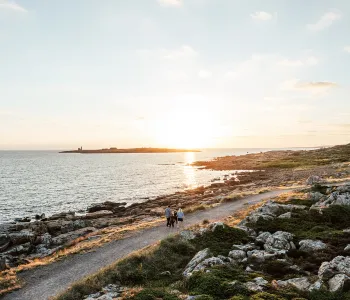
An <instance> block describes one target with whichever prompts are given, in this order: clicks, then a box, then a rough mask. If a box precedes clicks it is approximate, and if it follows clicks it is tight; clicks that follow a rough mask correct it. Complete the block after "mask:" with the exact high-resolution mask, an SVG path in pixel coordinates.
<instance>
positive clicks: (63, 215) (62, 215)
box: [48, 211, 75, 221]
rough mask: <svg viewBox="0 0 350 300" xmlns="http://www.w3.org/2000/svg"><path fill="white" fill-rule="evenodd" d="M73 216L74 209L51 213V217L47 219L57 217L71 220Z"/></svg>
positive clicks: (55, 218) (56, 218)
mask: <svg viewBox="0 0 350 300" xmlns="http://www.w3.org/2000/svg"><path fill="white" fill-rule="evenodd" d="M74 216H75V212H74V211H69V212H61V213H58V214H53V215H52V216H51V217H49V218H48V219H49V220H50V221H51V220H58V219H66V220H72V219H73V218H74Z"/></svg>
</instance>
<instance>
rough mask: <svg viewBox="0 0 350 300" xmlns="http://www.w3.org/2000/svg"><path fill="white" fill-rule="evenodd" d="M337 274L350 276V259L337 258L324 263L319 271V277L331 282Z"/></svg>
mask: <svg viewBox="0 0 350 300" xmlns="http://www.w3.org/2000/svg"><path fill="white" fill-rule="evenodd" d="M337 274H344V275H347V276H350V257H349V256H346V257H344V256H337V257H335V258H334V259H333V260H332V261H330V262H323V263H322V264H321V266H320V268H319V270H318V277H319V278H320V279H322V280H329V279H331V278H332V277H333V276H335V275H337Z"/></svg>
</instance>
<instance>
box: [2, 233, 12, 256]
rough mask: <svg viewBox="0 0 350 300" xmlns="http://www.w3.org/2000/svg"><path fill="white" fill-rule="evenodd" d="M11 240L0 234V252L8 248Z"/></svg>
mask: <svg viewBox="0 0 350 300" xmlns="http://www.w3.org/2000/svg"><path fill="white" fill-rule="evenodd" d="M10 242H11V239H10V237H9V235H8V234H6V233H1V234H0V252H3V251H5V250H6V249H7V248H8V247H9V246H10Z"/></svg>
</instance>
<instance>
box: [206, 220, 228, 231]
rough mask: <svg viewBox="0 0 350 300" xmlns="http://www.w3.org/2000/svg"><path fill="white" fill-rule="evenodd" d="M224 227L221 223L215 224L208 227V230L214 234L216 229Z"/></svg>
mask: <svg viewBox="0 0 350 300" xmlns="http://www.w3.org/2000/svg"><path fill="white" fill-rule="evenodd" d="M225 226H226V225H225V224H224V223H223V222H215V223H212V224H210V225H209V228H210V230H211V231H212V232H214V231H215V230H216V229H217V228H220V227H221V228H224V227H225Z"/></svg>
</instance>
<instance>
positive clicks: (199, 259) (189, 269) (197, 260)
mask: <svg viewBox="0 0 350 300" xmlns="http://www.w3.org/2000/svg"><path fill="white" fill-rule="evenodd" d="M208 256H210V250H209V248H206V249H203V250H201V251H199V252H198V253H197V254H196V255H195V256H194V257H193V258H192V259H191V261H190V262H189V263H188V264H187V266H186V268H185V271H184V272H183V276H184V277H190V276H191V275H192V272H193V270H194V269H195V267H196V266H197V265H198V264H199V263H201V262H202V261H204V260H205V259H206V258H207V257H208Z"/></svg>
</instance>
